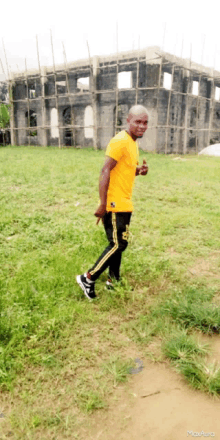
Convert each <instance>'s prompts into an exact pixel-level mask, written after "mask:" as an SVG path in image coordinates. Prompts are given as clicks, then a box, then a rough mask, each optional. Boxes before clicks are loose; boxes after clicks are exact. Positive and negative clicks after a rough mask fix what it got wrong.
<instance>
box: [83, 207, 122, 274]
mask: <svg viewBox="0 0 220 440" xmlns="http://www.w3.org/2000/svg"><path fill="white" fill-rule="evenodd" d="M130 219H131V212H107V213H106V214H105V215H104V217H103V223H104V228H105V232H106V235H107V238H108V241H109V245H108V246H107V248H106V249H105V250H104V252H103V253H102V254H101V255H100V257H99V258H98V260H97V261H96V263H95V264H94V266H93V267H92V268H91V269H90V270H89V273H90V274H91V280H93V281H95V280H97V278H98V277H99V275H101V273H102V272H104V270H105V269H106V268H107V267H109V275H110V277H112V278H113V277H114V278H116V280H118V279H119V278H120V265H121V255H122V252H123V251H124V250H125V249H126V247H127V245H128V227H129V224H130Z"/></svg>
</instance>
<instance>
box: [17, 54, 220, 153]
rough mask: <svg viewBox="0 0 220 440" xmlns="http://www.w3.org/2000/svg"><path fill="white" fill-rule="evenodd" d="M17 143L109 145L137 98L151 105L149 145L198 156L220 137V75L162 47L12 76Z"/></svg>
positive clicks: (145, 143) (146, 142)
mask: <svg viewBox="0 0 220 440" xmlns="http://www.w3.org/2000/svg"><path fill="white" fill-rule="evenodd" d="M9 89H10V91H11V93H10V96H11V140H12V143H13V144H17V145H27V144H29V145H30V144H31V145H43V146H46V145H57V146H59V147H62V146H65V145H66V146H73V147H74V146H81V147H86V146H94V148H103V149H104V148H106V146H107V144H108V142H109V140H110V139H111V137H112V136H114V134H115V133H117V132H118V131H120V130H122V129H123V128H125V127H126V116H127V113H128V110H129V108H130V107H131V106H132V105H134V104H135V103H138V104H143V105H144V106H146V107H147V108H148V110H149V115H150V119H149V129H148V130H147V132H146V133H145V135H144V137H143V139H141V140H140V141H139V145H140V147H141V148H142V149H144V150H147V151H154V152H158V153H178V154H181V153H190V152H192V153H196V152H199V151H200V150H201V149H202V148H204V147H206V146H207V145H209V144H210V143H215V142H219V141H220V72H217V71H213V70H212V69H210V68H206V67H204V66H202V65H198V64H195V63H194V62H191V61H190V60H186V59H182V58H177V57H176V56H174V55H171V54H169V53H165V52H163V51H162V50H160V49H159V48H158V47H150V48H147V49H145V50H140V51H137V50H135V51H131V52H122V53H118V54H116V55H110V56H103V57H101V56H100V57H93V58H91V59H87V60H80V61H77V62H73V63H68V64H67V63H64V64H63V65H59V66H58V65H57V66H53V67H52V68H48V67H46V68H45V67H44V68H42V67H40V66H39V69H38V70H31V71H26V72H24V73H22V74H21V73H16V74H13V75H12V77H11V78H10V81H9Z"/></svg>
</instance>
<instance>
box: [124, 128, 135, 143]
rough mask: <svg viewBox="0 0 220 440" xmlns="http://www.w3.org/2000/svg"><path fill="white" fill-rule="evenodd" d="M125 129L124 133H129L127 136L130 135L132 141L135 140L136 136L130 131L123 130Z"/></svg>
mask: <svg viewBox="0 0 220 440" xmlns="http://www.w3.org/2000/svg"><path fill="white" fill-rule="evenodd" d="M125 131H126V133H128V134H129V136H131V138H132V139H133V141H136V140H137V136H135V135H134V134H132V133H130V131H129V130H125Z"/></svg>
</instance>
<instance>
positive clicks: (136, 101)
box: [135, 36, 140, 105]
mask: <svg viewBox="0 0 220 440" xmlns="http://www.w3.org/2000/svg"><path fill="white" fill-rule="evenodd" d="M139 58H140V36H139V39H138V58H137V78H136V96H135V104H136V105H137V103H138V86H139V68H140V65H139V64H140V63H139Z"/></svg>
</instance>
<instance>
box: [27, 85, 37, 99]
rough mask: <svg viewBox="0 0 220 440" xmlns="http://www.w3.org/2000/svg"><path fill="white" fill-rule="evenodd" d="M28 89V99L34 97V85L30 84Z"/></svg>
mask: <svg viewBox="0 0 220 440" xmlns="http://www.w3.org/2000/svg"><path fill="white" fill-rule="evenodd" d="M28 89H29V98H30V99H34V98H36V85H35V84H30V85H29V87H28Z"/></svg>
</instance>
